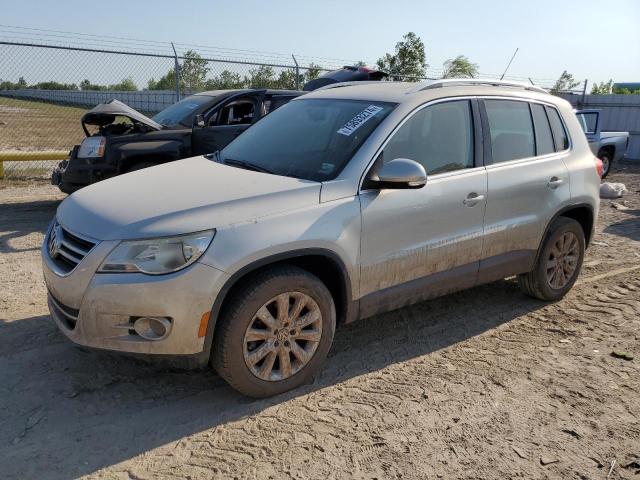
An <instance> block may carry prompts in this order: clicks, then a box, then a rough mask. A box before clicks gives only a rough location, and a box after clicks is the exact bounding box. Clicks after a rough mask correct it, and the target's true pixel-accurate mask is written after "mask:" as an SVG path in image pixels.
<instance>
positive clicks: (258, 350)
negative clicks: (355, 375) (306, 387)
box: [213, 266, 336, 398]
mask: <svg viewBox="0 0 640 480" xmlns="http://www.w3.org/2000/svg"><path fill="white" fill-rule="evenodd" d="M220 321H221V324H220V326H219V328H218V329H217V331H216V336H215V340H214V352H213V364H214V368H215V369H216V370H217V372H218V373H219V374H220V376H221V377H222V378H224V379H225V380H226V381H227V383H229V384H230V385H231V386H232V387H233V388H235V389H236V390H238V391H239V392H241V393H243V394H245V395H247V396H250V397H256V398H259V397H269V396H272V395H277V394H279V393H282V392H285V391H287V390H291V389H292V388H295V387H298V386H299V385H301V384H303V383H305V382H306V381H307V380H308V379H309V378H311V377H312V376H313V375H314V374H315V373H316V372H318V371H319V370H320V367H321V365H322V363H323V361H324V359H325V357H326V356H327V353H328V351H329V348H330V347H331V343H332V341H333V334H334V331H335V325H336V311H335V305H334V301H333V298H332V296H331V293H330V292H329V290H328V289H327V287H326V286H325V285H324V284H323V283H322V282H321V281H320V280H319V279H318V278H317V277H316V276H314V275H312V274H310V273H309V272H307V271H305V270H302V269H300V268H298V267H294V266H283V267H278V268H275V269H272V270H268V271H265V272H261V273H259V274H258V275H256V276H255V277H253V278H252V279H251V280H249V282H248V283H247V284H246V285H244V286H243V287H242V288H241V289H240V290H239V291H237V292H236V293H235V294H234V296H233V298H232V299H231V303H230V304H229V306H228V308H225V312H224V315H223V316H222V318H221V319H220Z"/></svg>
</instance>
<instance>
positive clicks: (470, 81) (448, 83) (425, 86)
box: [407, 78, 549, 93]
mask: <svg viewBox="0 0 640 480" xmlns="http://www.w3.org/2000/svg"><path fill="white" fill-rule="evenodd" d="M465 85H485V86H488V87H511V88H522V89H524V90H531V91H533V92H539V93H549V92H547V91H546V90H545V89H544V88H542V87H540V86H538V85H530V84H527V83H523V82H511V81H505V80H483V79H479V78H445V79H442V80H434V81H430V82H422V83H420V84H419V85H417V86H416V87H415V88H413V89H411V90H410V91H409V92H407V93H416V92H420V91H423V90H429V89H432V88H442V87H459V86H465Z"/></svg>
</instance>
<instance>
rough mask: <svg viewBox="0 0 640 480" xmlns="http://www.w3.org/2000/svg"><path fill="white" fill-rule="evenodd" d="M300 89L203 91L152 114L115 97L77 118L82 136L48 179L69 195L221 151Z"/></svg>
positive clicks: (297, 93)
mask: <svg viewBox="0 0 640 480" xmlns="http://www.w3.org/2000/svg"><path fill="white" fill-rule="evenodd" d="M301 93H302V92H297V91H288V90H254V89H244V90H214V91H209V92H202V93H197V94H195V95H191V96H189V97H187V98H185V99H183V100H180V101H179V102H177V103H175V104H173V105H171V106H169V107H167V108H165V109H164V110H162V111H161V112H159V113H158V114H156V115H155V116H153V117H152V118H149V117H147V116H146V115H143V114H142V113H140V112H138V111H136V110H134V109H133V108H131V107H129V106H128V105H125V104H124V103H122V102H120V101H118V100H111V101H110V102H107V103H103V104H100V105H97V106H96V107H95V108H93V109H91V110H89V111H88V112H87V113H86V114H85V115H84V116H83V117H82V119H81V122H82V128H83V130H84V132H85V134H86V135H87V136H86V138H85V139H84V140H83V141H82V143H81V144H80V145H76V146H74V147H73V149H72V150H71V152H70V155H69V159H68V160H64V161H62V162H60V164H59V165H58V166H57V167H56V169H55V170H54V171H53V174H52V177H51V183H53V184H54V185H57V186H58V187H59V188H60V190H62V191H63V192H65V193H72V192H74V191H76V190H78V189H80V188H82V187H84V186H86V185H90V184H92V183H95V182H98V181H100V180H104V179H106V178H110V177H114V176H116V175H120V174H123V173H127V172H133V171H135V170H141V169H143V168H147V167H151V166H153V165H158V164H161V163H166V162H170V161H173V160H178V159H181V158H186V157H189V156H192V155H198V154H204V153H210V152H214V151H216V150H220V149H222V148H224V147H225V146H226V145H227V144H228V143H229V142H231V140H233V139H234V138H235V137H236V136H238V135H239V134H240V133H242V132H243V131H244V130H246V129H247V128H248V127H249V126H250V125H251V124H252V123H254V122H256V121H257V120H258V119H260V118H261V117H262V116H264V115H266V114H267V113H269V111H272V110H275V109H276V108H278V107H279V106H280V105H283V104H284V103H286V102H288V101H289V100H291V99H292V98H294V97H296V96H298V95H301ZM90 129H91V130H90Z"/></svg>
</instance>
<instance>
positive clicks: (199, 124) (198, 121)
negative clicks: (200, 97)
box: [193, 113, 205, 128]
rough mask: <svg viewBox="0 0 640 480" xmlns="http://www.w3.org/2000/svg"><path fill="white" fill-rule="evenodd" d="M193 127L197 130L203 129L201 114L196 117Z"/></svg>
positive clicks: (202, 116)
mask: <svg viewBox="0 0 640 480" xmlns="http://www.w3.org/2000/svg"><path fill="white" fill-rule="evenodd" d="M193 126H194V127H198V128H204V126H205V124H204V115H202V114H201V113H199V114H197V115H196V118H195V119H194V120H193Z"/></svg>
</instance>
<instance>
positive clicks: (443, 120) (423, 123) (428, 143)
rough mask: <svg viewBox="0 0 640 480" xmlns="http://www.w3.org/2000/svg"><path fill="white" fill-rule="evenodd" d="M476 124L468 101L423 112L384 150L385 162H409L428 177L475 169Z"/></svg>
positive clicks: (396, 135) (437, 105) (409, 122)
mask: <svg viewBox="0 0 640 480" xmlns="http://www.w3.org/2000/svg"><path fill="white" fill-rule="evenodd" d="M473 150H474V148H473V121H472V117H471V105H470V103H469V101H468V100H457V101H451V102H443V103H438V104H435V105H432V106H429V107H426V108H423V109H422V110H420V111H419V112H417V113H416V114H415V115H413V116H412V117H411V118H409V120H407V121H406V122H405V123H404V125H402V127H400V129H399V130H398V131H397V132H396V133H395V134H394V136H393V138H391V140H390V141H389V143H388V144H387V145H386V147H385V148H384V161H385V162H388V161H390V160H393V159H394V158H409V159H411V160H415V161H416V162H418V163H421V164H422V166H424V169H425V170H426V171H427V175H434V174H438V173H444V172H451V171H454V170H461V169H463V168H473Z"/></svg>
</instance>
